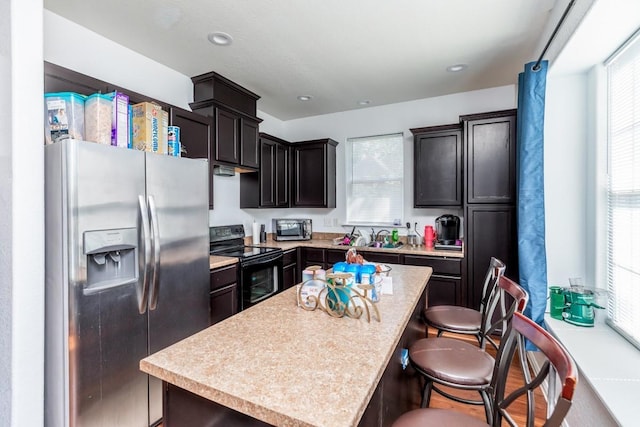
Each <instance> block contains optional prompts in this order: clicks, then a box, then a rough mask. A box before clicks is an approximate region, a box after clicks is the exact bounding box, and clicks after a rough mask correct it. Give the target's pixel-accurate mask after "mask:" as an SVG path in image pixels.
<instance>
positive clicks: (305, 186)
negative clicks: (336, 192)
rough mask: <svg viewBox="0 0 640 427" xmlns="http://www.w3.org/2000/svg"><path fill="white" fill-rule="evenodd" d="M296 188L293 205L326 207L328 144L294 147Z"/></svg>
mask: <svg viewBox="0 0 640 427" xmlns="http://www.w3.org/2000/svg"><path fill="white" fill-rule="evenodd" d="M293 150H294V170H295V178H294V180H295V184H294V185H295V188H294V198H293V205H294V206H298V207H326V204H327V188H326V173H327V170H326V169H327V161H326V155H325V154H326V145H325V144H320V143H318V144H309V145H306V146H304V147H294V148H293Z"/></svg>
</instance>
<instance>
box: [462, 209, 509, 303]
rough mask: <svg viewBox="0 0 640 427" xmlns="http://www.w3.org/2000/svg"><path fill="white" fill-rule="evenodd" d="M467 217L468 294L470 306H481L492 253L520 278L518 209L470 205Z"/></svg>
mask: <svg viewBox="0 0 640 427" xmlns="http://www.w3.org/2000/svg"><path fill="white" fill-rule="evenodd" d="M464 220H465V224H466V231H465V236H466V245H467V256H466V259H467V281H468V283H467V296H468V299H469V300H468V305H469V307H472V308H475V309H478V308H479V307H480V299H481V297H482V285H483V280H484V276H485V275H486V273H487V269H488V268H489V261H490V260H491V257H496V258H498V259H500V260H501V261H503V262H504V263H505V265H506V266H507V269H506V272H505V275H506V276H507V277H509V278H512V279H514V280H516V281H517V280H518V248H517V239H516V210H515V207H513V206H501V205H493V206H483V205H475V206H467V208H466V209H465V215H464Z"/></svg>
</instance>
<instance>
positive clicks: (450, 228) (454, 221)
mask: <svg viewBox="0 0 640 427" xmlns="http://www.w3.org/2000/svg"><path fill="white" fill-rule="evenodd" d="M436 234H437V236H438V237H437V244H439V245H455V244H456V240H458V238H459V236H460V218H459V217H457V216H455V215H441V216H439V217H438V218H436Z"/></svg>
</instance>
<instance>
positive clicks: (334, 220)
mask: <svg viewBox="0 0 640 427" xmlns="http://www.w3.org/2000/svg"><path fill="white" fill-rule="evenodd" d="M333 226H334V227H337V226H338V218H333Z"/></svg>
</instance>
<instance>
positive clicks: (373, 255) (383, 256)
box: [362, 251, 400, 264]
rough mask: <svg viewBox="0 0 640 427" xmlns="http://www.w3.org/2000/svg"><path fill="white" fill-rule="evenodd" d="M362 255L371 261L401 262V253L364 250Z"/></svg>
mask: <svg viewBox="0 0 640 427" xmlns="http://www.w3.org/2000/svg"><path fill="white" fill-rule="evenodd" d="M362 256H363V257H364V259H365V260H367V261H369V262H384V263H389V264H400V254H387V253H381V252H366V251H363V252H362Z"/></svg>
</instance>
